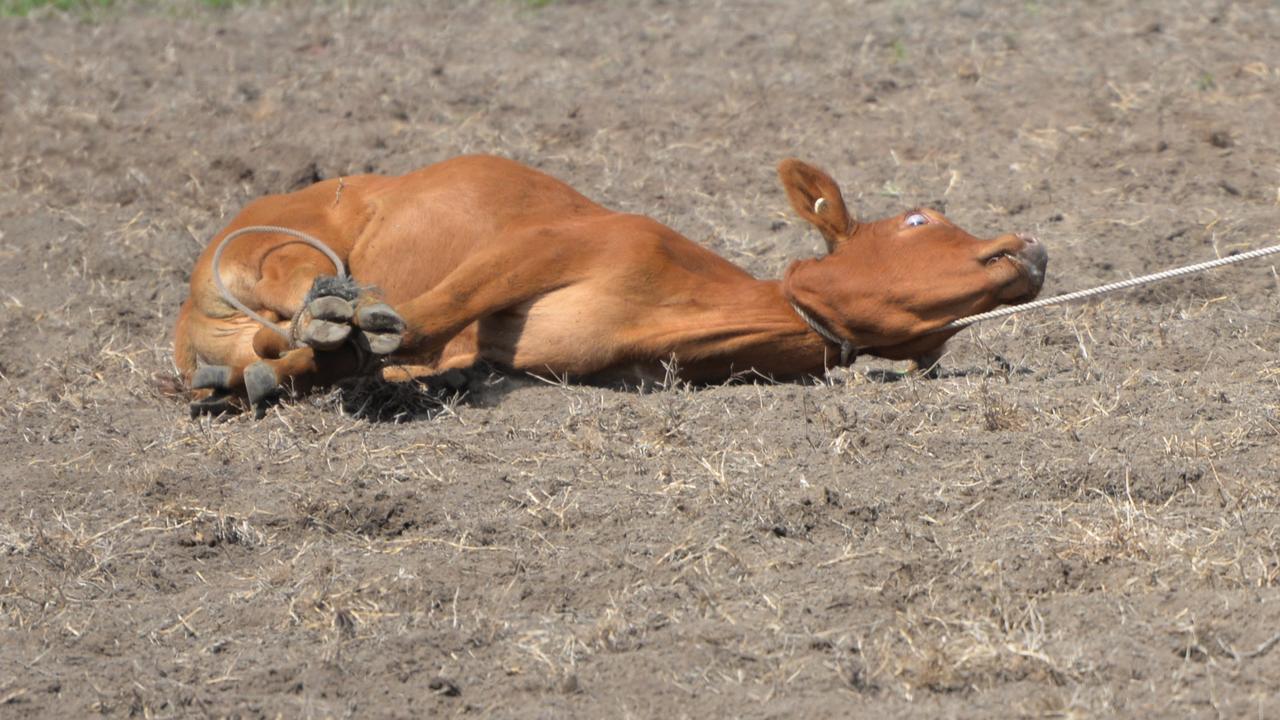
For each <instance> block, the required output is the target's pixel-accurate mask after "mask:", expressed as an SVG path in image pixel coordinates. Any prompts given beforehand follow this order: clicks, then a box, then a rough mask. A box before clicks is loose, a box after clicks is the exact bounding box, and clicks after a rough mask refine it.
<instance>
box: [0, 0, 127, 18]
mask: <svg viewBox="0 0 1280 720" xmlns="http://www.w3.org/2000/svg"><path fill="white" fill-rule="evenodd" d="M112 3H113V0H0V17H23V16H25V15H27V14H28V13H30V12H31V11H32V10H35V9H36V8H42V7H54V8H57V9H59V10H63V11H67V12H92V11H93V10H95V9H98V8H105V7H110V6H111V4H112Z"/></svg>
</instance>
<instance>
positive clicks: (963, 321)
mask: <svg viewBox="0 0 1280 720" xmlns="http://www.w3.org/2000/svg"><path fill="white" fill-rule="evenodd" d="M1278 252H1280V245H1272V246H1271V247H1265V248H1259V249H1258V250H1250V251H1248V252H1243V253H1240V254H1239V255H1228V256H1227V257H1224V258H1218V259H1217V260H1208V261H1205V262H1202V263H1196V264H1195V265H1186V266H1184V267H1180V268H1173V269H1171V270H1164V271H1162V272H1158V273H1152V274H1150V275H1143V276H1141V277H1136V278H1129V279H1128V280H1121V281H1119V282H1113V283H1108V284H1107V285H1099V286H1098V287H1095V288H1089V289H1088V290H1077V291H1075V292H1069V293H1067V294H1065V295H1055V296H1054V297H1051V298H1042V299H1040V300H1033V301H1032V302H1029V303H1023V304H1021V305H1010V306H1008V307H1002V308H1000V309H999V310H992V311H990V312H984V313H979V314H977V315H970V316H969V317H963V318H960V319H959V320H953V321H952V322H949V323H947V324H946V325H943V326H942V327H940V328H938V329H937V330H934V331H932V332H943V331H945V330H959V329H960V328H965V327H969V326H970V325H972V324H974V323H980V322H983V321H984V320H994V319H996V318H1002V317H1005V316H1007V315H1013V314H1014V313H1020V312H1024V311H1026V310H1037V309H1039V308H1042V307H1048V306H1050V305H1060V304H1062V303H1068V302H1074V301H1076V300H1083V299H1085V298H1088V297H1093V296H1094V295H1102V294H1105V293H1109V292H1115V291H1116V290H1125V289H1127V288H1131V287H1137V286H1139V285H1147V284H1149V283H1153V282H1159V281H1161V280H1168V279H1170V278H1176V277H1180V276H1182V275H1190V274H1192V273H1198V272H1204V271H1205V270H1211V269H1213V268H1216V267H1222V266H1223V265H1231V264H1233V263H1238V262H1244V261H1245V260H1253V259H1254V258H1260V257H1263V256H1266V255H1271V254H1274V253H1278Z"/></svg>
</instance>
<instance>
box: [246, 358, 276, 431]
mask: <svg viewBox="0 0 1280 720" xmlns="http://www.w3.org/2000/svg"><path fill="white" fill-rule="evenodd" d="M244 389H245V394H246V395H248V396H249V406H250V407H252V408H253V415H254V417H256V418H258V419H262V418H263V417H264V416H266V414H267V408H268V407H270V406H271V405H274V404H275V403H276V402H277V401H278V400H279V399H280V398H281V396H283V395H284V390H283V388H281V387H280V382H279V381H278V380H276V371H275V370H272V369H271V366H270V365H268V364H266V363H264V362H262V361H258V362H256V363H254V364H252V365H250V366H249V367H247V368H245V371H244Z"/></svg>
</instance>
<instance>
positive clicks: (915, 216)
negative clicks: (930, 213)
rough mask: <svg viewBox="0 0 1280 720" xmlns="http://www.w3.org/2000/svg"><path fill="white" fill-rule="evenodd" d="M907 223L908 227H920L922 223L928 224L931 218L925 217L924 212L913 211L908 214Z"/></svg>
mask: <svg viewBox="0 0 1280 720" xmlns="http://www.w3.org/2000/svg"><path fill="white" fill-rule="evenodd" d="M905 224H906V226H907V227H920V226H921V225H928V224H929V218H927V217H925V216H924V214H923V213H911V214H910V215H908V216H907V220H906V223H905Z"/></svg>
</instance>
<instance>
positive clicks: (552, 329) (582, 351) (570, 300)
mask: <svg viewBox="0 0 1280 720" xmlns="http://www.w3.org/2000/svg"><path fill="white" fill-rule="evenodd" d="M618 311H619V308H618V307H617V305H616V303H612V302H610V301H609V300H608V299H601V298H600V295H599V294H598V293H593V292H590V291H589V290H587V289H585V288H582V287H569V288H563V289H561V290H556V291H553V292H551V293H548V294H546V295H543V296H542V297H539V298H537V299H535V300H531V301H529V302H525V303H521V304H519V305H516V306H513V307H510V308H507V309H506V310H504V311H502V312H500V313H496V314H494V315H491V316H489V317H486V318H483V319H482V320H481V321H480V323H479V334H478V338H479V346H480V355H481V357H483V358H484V359H486V360H489V361H490V362H494V363H498V364H500V365H505V366H508V367H512V368H515V369H517V370H524V371H527V372H533V373H545V372H553V373H556V374H569V375H572V376H576V377H579V378H582V377H585V376H590V375H596V374H598V373H601V372H605V371H607V370H610V369H612V368H613V367H614V366H616V365H618V364H619V363H623V362H628V361H629V358H628V357H627V353H626V348H624V347H621V346H620V344H619V341H618V336H619V332H618V328H619V327H621V323H620V322H619V320H620V318H619V312H618Z"/></svg>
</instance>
